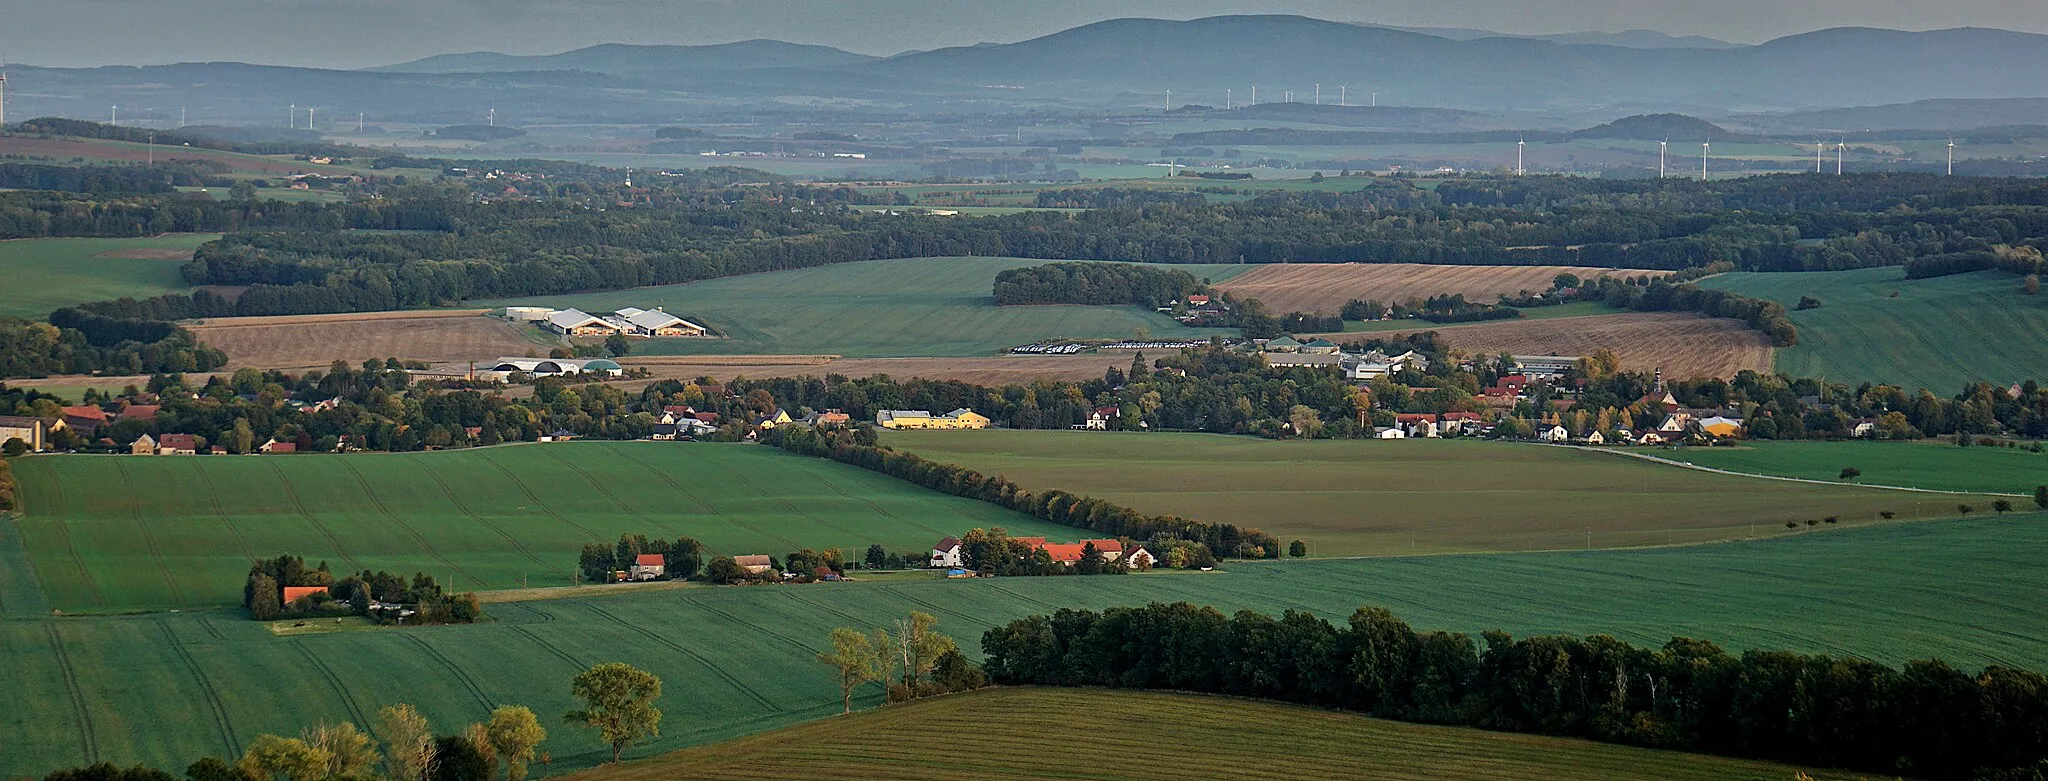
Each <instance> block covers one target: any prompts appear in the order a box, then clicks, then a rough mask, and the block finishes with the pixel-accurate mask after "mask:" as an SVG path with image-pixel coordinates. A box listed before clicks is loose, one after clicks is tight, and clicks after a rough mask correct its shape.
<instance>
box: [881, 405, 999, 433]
mask: <svg viewBox="0 0 2048 781" xmlns="http://www.w3.org/2000/svg"><path fill="white" fill-rule="evenodd" d="M988 424H989V420H988V417H987V416H985V415H982V414H981V413H979V412H975V411H974V410H971V409H968V408H966V407H961V408H960V409H956V410H953V411H952V412H948V413H946V414H944V415H934V414H932V413H929V412H925V411H924V410H904V409H885V410H882V411H880V412H877V413H875V425H877V426H880V427H882V428H888V429H899V430H911V429H943V430H960V429H981V428H988Z"/></svg>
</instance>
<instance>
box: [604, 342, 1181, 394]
mask: <svg viewBox="0 0 2048 781" xmlns="http://www.w3.org/2000/svg"><path fill="white" fill-rule="evenodd" d="M1166 354H1167V352H1166V351H1154V352H1153V353H1150V354H1147V355H1146V356H1145V360H1146V362H1147V363H1150V362H1151V360H1152V359H1153V358H1157V357H1161V356H1164V355H1166ZM1132 357H1134V356H1133V354H1132V353H1081V354H1079V355H1005V356H998V357H992V358H833V357H831V356H806V358H807V359H806V360H777V359H776V358H774V357H772V356H731V359H730V360H719V359H717V358H710V357H702V356H699V357H684V356H653V357H644V356H643V357H633V356H628V357H626V358H623V359H621V360H620V363H621V364H623V365H625V366H626V367H627V368H631V369H646V370H647V371H648V372H650V373H652V374H653V375H654V376H653V378H652V379H647V380H637V379H636V380H615V381H612V382H608V383H606V384H607V385H617V386H620V387H623V388H626V389H629V390H637V389H639V388H644V387H646V386H647V385H648V384H649V383H650V382H656V381H660V380H668V379H676V380H693V379H696V378H698V377H713V378H717V379H720V380H730V379H732V378H735V377H747V378H750V379H761V378H764V377H823V376H825V375H827V374H839V375H844V376H847V377H872V376H874V375H877V374H886V375H889V376H891V377H896V378H910V377H922V378H925V379H928V380H953V381H957V382H967V383H974V384H977V385H1007V384H1010V383H1020V384H1023V383H1030V382H1031V381H1032V380H1068V381H1072V382H1079V381H1082V380H1089V379H1101V378H1102V375H1103V373H1104V372H1106V371H1108V370H1110V369H1112V368H1116V369H1128V368H1130V366H1131V358H1132Z"/></svg>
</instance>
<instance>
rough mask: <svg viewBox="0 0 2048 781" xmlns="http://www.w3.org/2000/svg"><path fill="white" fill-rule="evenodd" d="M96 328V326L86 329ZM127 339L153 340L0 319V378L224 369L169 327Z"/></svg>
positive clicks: (219, 357)
mask: <svg viewBox="0 0 2048 781" xmlns="http://www.w3.org/2000/svg"><path fill="white" fill-rule="evenodd" d="M94 320H96V321H97V320H99V319H98V318H94ZM77 324H79V323H76V322H74V323H71V325H77ZM98 325H101V323H100V322H94V323H91V324H90V326H93V327H96V326H98ZM121 325H122V326H123V327H125V325H126V323H123V324H121ZM133 335H134V336H144V337H154V338H147V339H146V340H142V341H138V340H137V339H134V338H129V337H130V334H128V333H126V332H125V330H123V328H122V327H117V328H113V329H105V330H100V329H97V328H96V330H95V331H94V332H91V333H88V332H86V331H82V330H79V329H78V328H75V327H60V326H59V325H52V324H50V323H36V322H30V321H27V320H20V319H16V318H0V377H7V378H15V377H47V376H50V375H52V374H95V373H105V374H149V373H156V372H207V371H213V370H215V369H218V368H220V367H221V366H224V365H226V364H227V354H226V353H223V352H221V351H220V350H217V349H214V348H211V347H207V346H205V345H203V344H200V343H199V340H198V339H197V338H195V337H194V336H193V335H192V333H191V332H189V331H186V330H184V329H182V328H177V327H175V326H172V325H171V324H169V323H154V324H150V325H149V327H148V328H147V332H146V333H136V334H133Z"/></svg>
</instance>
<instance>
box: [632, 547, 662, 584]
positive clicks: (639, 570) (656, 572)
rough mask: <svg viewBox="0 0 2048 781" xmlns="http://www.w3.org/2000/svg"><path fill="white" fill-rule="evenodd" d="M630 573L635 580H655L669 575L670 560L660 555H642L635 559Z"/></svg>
mask: <svg viewBox="0 0 2048 781" xmlns="http://www.w3.org/2000/svg"><path fill="white" fill-rule="evenodd" d="M629 571H630V572H631V573H632V576H633V579H634V580H653V579H655V578H658V577H661V576H662V575H664V574H667V573H668V560H667V559H665V558H663V557H662V555H661V554H659V553H642V554H640V555H639V556H636V557H634V558H633V566H632V568H631V569H630V570H629Z"/></svg>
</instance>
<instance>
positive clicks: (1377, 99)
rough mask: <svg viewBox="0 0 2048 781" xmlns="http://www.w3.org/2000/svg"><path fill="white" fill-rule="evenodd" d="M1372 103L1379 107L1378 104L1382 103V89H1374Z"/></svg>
mask: <svg viewBox="0 0 2048 781" xmlns="http://www.w3.org/2000/svg"><path fill="white" fill-rule="evenodd" d="M1372 104H1373V105H1374V106H1375V107H1377V106H1378V105H1379V104H1380V91H1379V90H1373V91H1372Z"/></svg>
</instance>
